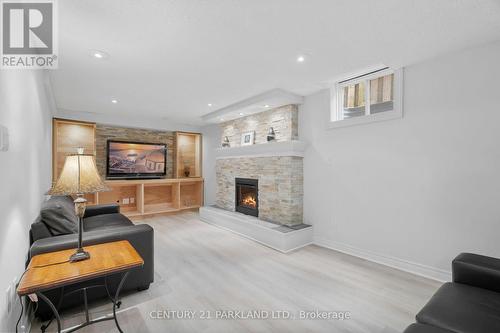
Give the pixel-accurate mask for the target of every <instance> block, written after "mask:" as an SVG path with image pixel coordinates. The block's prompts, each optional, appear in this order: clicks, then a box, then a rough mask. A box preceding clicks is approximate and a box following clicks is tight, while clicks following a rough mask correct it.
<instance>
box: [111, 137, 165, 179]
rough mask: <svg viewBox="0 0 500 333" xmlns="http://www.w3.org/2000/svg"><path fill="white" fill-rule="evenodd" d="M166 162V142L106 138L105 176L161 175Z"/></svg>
mask: <svg viewBox="0 0 500 333" xmlns="http://www.w3.org/2000/svg"><path fill="white" fill-rule="evenodd" d="M166 162H167V145H166V144H163V143H142V142H127V141H113V140H108V160H107V172H106V176H107V178H158V177H163V176H165V175H166V173H167V163H166Z"/></svg>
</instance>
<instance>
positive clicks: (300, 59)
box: [297, 55, 306, 62]
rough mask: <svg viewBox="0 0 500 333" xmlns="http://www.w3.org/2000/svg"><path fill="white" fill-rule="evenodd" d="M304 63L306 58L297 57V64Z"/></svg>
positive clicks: (302, 56)
mask: <svg viewBox="0 0 500 333" xmlns="http://www.w3.org/2000/svg"><path fill="white" fill-rule="evenodd" d="M304 61H306V57H305V56H304V55H299V56H298V57H297V62H304Z"/></svg>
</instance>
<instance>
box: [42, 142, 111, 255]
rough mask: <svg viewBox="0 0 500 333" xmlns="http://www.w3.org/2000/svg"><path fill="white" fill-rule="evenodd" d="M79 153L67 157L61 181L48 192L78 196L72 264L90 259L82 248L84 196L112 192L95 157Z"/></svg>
mask: <svg viewBox="0 0 500 333" xmlns="http://www.w3.org/2000/svg"><path fill="white" fill-rule="evenodd" d="M77 151H78V153H77V154H72V155H68V156H66V161H65V162H64V166H63V169H62V171H61V174H60V175H59V179H58V180H57V182H56V183H55V184H54V186H53V187H52V188H51V189H50V190H49V191H48V192H47V194H50V195H76V199H75V200H74V201H73V202H74V203H75V213H76V215H77V216H78V248H77V250H76V252H75V253H74V254H72V255H71V257H70V259H69V260H70V261H71V262H74V261H81V260H85V259H89V258H90V254H89V253H88V252H86V251H85V250H84V249H83V247H82V235H83V215H84V214H85V207H86V204H87V199H85V198H84V197H83V195H84V194H87V193H95V192H104V191H109V190H110V189H109V188H108V187H107V186H106V184H105V183H104V182H103V181H102V179H101V177H100V176H99V172H98V171H97V167H96V164H95V160H94V155H90V154H83V148H78V149H77Z"/></svg>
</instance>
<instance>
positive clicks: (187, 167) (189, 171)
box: [184, 162, 191, 177]
mask: <svg viewBox="0 0 500 333" xmlns="http://www.w3.org/2000/svg"><path fill="white" fill-rule="evenodd" d="M184 164H187V163H186V162H184ZM190 173H191V168H190V167H189V166H187V165H186V166H185V167H184V176H186V177H189V174H190Z"/></svg>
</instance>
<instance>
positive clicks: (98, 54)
mask: <svg viewBox="0 0 500 333" xmlns="http://www.w3.org/2000/svg"><path fill="white" fill-rule="evenodd" d="M90 54H91V55H92V57H94V58H96V59H105V58H108V57H109V54H107V53H106V52H103V51H98V50H92V51H91V52H90Z"/></svg>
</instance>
